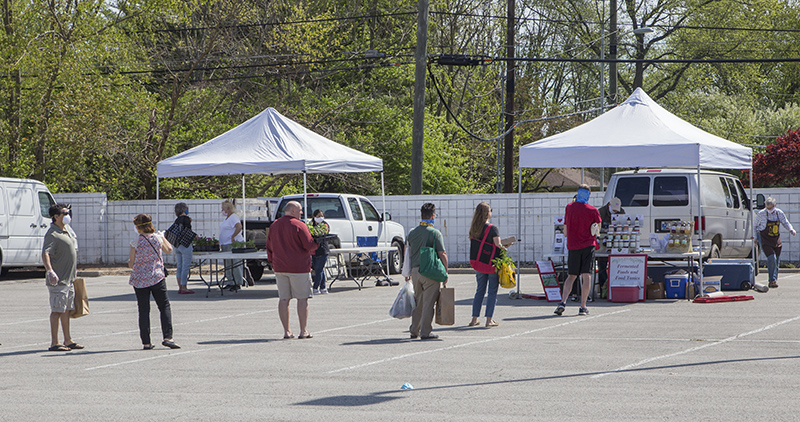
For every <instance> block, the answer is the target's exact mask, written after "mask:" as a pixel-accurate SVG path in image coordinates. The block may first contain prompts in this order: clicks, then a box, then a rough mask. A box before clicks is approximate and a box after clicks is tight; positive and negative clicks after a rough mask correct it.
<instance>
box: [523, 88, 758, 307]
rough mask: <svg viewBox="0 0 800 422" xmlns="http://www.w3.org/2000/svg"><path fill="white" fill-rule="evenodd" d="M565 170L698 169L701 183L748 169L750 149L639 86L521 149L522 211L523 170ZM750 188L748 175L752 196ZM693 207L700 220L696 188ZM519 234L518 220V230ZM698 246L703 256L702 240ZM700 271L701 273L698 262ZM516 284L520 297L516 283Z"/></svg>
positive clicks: (750, 159) (750, 156)
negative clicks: (711, 172) (708, 172)
mask: <svg viewBox="0 0 800 422" xmlns="http://www.w3.org/2000/svg"><path fill="white" fill-rule="evenodd" d="M564 167H570V168H575V167H578V168H583V167H593V168H605V167H656V168H659V167H672V168H697V177H698V180H699V178H700V169H701V168H704V169H752V150H751V149H750V148H748V147H745V146H742V145H740V144H737V143H735V142H731V141H727V140H725V139H722V138H720V137H718V136H715V135H712V134H710V133H708V132H705V131H703V130H701V129H699V128H697V127H695V126H693V125H691V124H690V123H688V122H686V121H684V120H682V119H680V118H679V117H677V116H675V115H674V114H672V113H670V112H669V111H667V110H665V109H664V108H663V107H661V106H660V105H658V104H657V103H656V102H655V101H653V100H652V99H651V98H650V97H649V96H647V94H645V92H644V91H643V90H642V89H641V88H637V89H636V90H635V91H634V92H633V94H631V96H630V97H628V99H627V100H625V102H623V103H622V104H620V105H618V106H617V107H615V108H613V109H612V110H610V111H608V112H607V113H605V114H602V115H600V116H598V117H597V118H595V119H593V120H591V121H589V122H587V123H584V124H582V125H580V126H578V127H575V128H573V129H570V130H568V131H565V132H562V133H559V134H556V135H553V136H550V137H547V138H544V139H542V140H539V141H536V142H532V143H530V144H527V145H524V146H522V147H520V149H519V168H520V172H519V179H520V182H519V183H520V184H519V201H520V210H521V209H522V183H521V179H522V169H523V168H564ZM752 189H753V175H752V171H751V172H750V197H751V198H752ZM697 208H698V210H697V211H698V216H702V208H701V207H700V192H699V184H698V201H697ZM751 216H752V213H751ZM751 226H752V225H751ZM521 231H522V227H521V221H520V226H519V227H518V232H520V233H521ZM700 236H702V234H700ZM701 238H702V237H701ZM700 245H701V255H702V242H700ZM754 248H755V247H754ZM753 252H755V249H753ZM700 271H701V273H702V259H701V260H700ZM517 286H518V287H517V289H518V290H517V293H519V284H518V285H517Z"/></svg>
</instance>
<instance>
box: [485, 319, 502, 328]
mask: <svg viewBox="0 0 800 422" xmlns="http://www.w3.org/2000/svg"><path fill="white" fill-rule="evenodd" d="M498 325H500V323H499V322H497V321H495V320H491V321H489V322H487V323H486V326H487V327H497V326H498Z"/></svg>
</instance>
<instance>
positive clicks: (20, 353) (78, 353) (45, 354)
mask: <svg viewBox="0 0 800 422" xmlns="http://www.w3.org/2000/svg"><path fill="white" fill-rule="evenodd" d="M119 352H130V350H98V351H87V350H85V349H84V350H82V351H77V350H73V351H69V352H51V351H49V350H47V349H41V350H39V349H36V350H19V351H16V352H6V353H0V358H2V357H5V356H24V355H42V357H44V358H52V357H63V356H82V355H96V354H101V353H103V354H105V353H119Z"/></svg>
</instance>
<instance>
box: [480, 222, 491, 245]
mask: <svg viewBox="0 0 800 422" xmlns="http://www.w3.org/2000/svg"><path fill="white" fill-rule="evenodd" d="M491 229H492V225H491V224H489V225H488V226H486V231H485V232H483V239H482V240H481V244H483V243H486V237H487V236H489V230H491Z"/></svg>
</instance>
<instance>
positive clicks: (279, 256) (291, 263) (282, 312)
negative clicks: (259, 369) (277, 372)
mask: <svg viewBox="0 0 800 422" xmlns="http://www.w3.org/2000/svg"><path fill="white" fill-rule="evenodd" d="M302 211H303V206H302V205H300V203H299V202H297V201H291V202H289V203H287V204H286V206H285V207H284V209H283V214H284V215H283V217H281V218H279V219H277V220H275V222H274V223H272V224H271V225H270V226H269V234H268V235H267V259H268V260H269V262H270V264H272V269H273V270H274V271H275V280H276V283H277V284H278V298H279V299H280V301H279V302H278V315H279V316H280V318H281V324H283V338H285V339H290V338H294V334H292V330H291V329H289V301H290V300H292V299H297V318H298V319H299V320H300V336H299V337H298V338H311V333H309V332H308V330H307V329H306V324H307V322H308V298H310V297H311V255H313V254H314V252H316V250H317V248H318V247H319V245H318V244H317V242H315V241H314V238H313V237H311V233H310V232H309V231H308V227H307V226H306V225H305V223H303V222H302V221H301V220H300V215H301V213H302Z"/></svg>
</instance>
